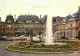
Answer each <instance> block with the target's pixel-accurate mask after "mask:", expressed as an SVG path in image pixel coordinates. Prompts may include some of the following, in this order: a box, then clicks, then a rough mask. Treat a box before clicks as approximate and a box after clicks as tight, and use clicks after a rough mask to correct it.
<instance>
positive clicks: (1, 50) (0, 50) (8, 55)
mask: <svg viewBox="0 0 80 56" xmlns="http://www.w3.org/2000/svg"><path fill="white" fill-rule="evenodd" d="M14 43H16V41H13V42H11V41H0V56H80V53H63V54H31V53H19V52H11V51H8V50H6V49H5V48H6V47H8V46H9V45H12V44H14Z"/></svg>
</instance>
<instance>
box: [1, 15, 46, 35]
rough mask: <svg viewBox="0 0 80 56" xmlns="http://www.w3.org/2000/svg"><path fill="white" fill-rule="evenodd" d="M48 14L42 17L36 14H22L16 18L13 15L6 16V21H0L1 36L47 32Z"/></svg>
mask: <svg viewBox="0 0 80 56" xmlns="http://www.w3.org/2000/svg"><path fill="white" fill-rule="evenodd" d="M46 18H47V16H44V17H43V18H41V15H40V18H39V17H38V16H36V15H20V16H19V17H18V18H17V19H16V20H14V18H13V16H12V15H8V16H7V17H6V20H5V22H1V23H0V30H1V36H4V35H6V36H21V35H26V36H29V35H39V34H40V33H43V32H45V22H46Z"/></svg>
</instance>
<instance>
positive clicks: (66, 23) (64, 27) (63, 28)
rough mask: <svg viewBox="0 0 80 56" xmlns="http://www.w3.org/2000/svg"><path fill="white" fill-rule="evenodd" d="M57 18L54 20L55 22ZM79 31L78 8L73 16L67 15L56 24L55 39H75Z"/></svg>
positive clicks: (79, 18) (79, 10)
mask: <svg viewBox="0 0 80 56" xmlns="http://www.w3.org/2000/svg"><path fill="white" fill-rule="evenodd" d="M57 19H58V18H56V20H57ZM79 31H80V6H79V7H78V11H77V12H76V13H74V14H73V15H70V14H69V15H68V16H66V17H64V19H61V20H59V22H56V31H55V33H56V34H57V37H66V38H68V39H76V37H78V33H79Z"/></svg>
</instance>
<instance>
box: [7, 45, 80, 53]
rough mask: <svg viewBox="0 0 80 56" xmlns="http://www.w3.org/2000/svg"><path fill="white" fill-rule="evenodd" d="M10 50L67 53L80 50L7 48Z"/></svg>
mask: <svg viewBox="0 0 80 56" xmlns="http://www.w3.org/2000/svg"><path fill="white" fill-rule="evenodd" d="M8 48H9V49H11V50H20V51H28V52H67V51H80V49H73V50H37V49H20V48H16V47H13V46H12V45H11V46H9V47H8Z"/></svg>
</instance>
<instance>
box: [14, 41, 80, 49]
mask: <svg viewBox="0 0 80 56" xmlns="http://www.w3.org/2000/svg"><path fill="white" fill-rule="evenodd" d="M71 43H72V44H69V45H44V44H41V45H34V44H33V42H28V43H27V42H19V43H16V44H15V45H14V47H17V48H25V49H48V50H61V49H62V50H65V49H79V48H80V43H79V42H71Z"/></svg>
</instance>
